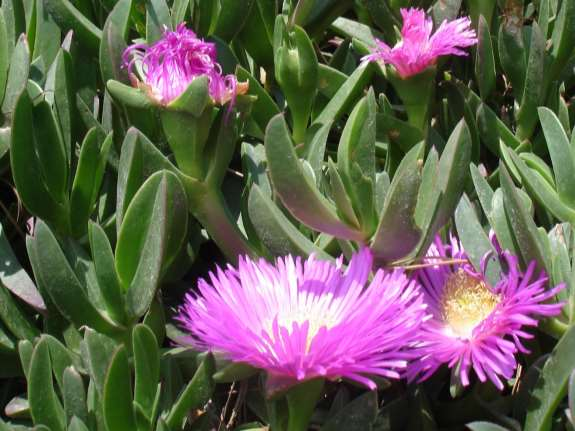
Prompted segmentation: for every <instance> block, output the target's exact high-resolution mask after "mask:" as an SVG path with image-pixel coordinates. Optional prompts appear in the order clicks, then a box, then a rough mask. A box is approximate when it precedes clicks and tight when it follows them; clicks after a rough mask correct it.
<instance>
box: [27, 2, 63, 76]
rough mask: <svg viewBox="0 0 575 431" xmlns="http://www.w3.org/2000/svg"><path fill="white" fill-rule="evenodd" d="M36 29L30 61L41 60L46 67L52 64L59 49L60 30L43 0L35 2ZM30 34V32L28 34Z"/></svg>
mask: <svg viewBox="0 0 575 431" xmlns="http://www.w3.org/2000/svg"><path fill="white" fill-rule="evenodd" d="M35 25H36V28H35V37H34V51H33V54H32V59H36V58H42V61H43V62H44V64H45V65H46V66H48V65H50V64H52V62H53V61H54V58H55V57H56V54H57V53H58V49H59V48H60V39H61V34H60V28H59V27H58V25H56V23H55V22H54V19H53V18H52V16H51V15H50V14H49V13H48V9H47V7H46V2H45V0H36V24H35ZM28 34H30V32H28Z"/></svg>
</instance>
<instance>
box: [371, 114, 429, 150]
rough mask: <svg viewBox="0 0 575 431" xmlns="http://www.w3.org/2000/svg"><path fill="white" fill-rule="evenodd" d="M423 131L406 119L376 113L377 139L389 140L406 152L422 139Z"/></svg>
mask: <svg viewBox="0 0 575 431" xmlns="http://www.w3.org/2000/svg"><path fill="white" fill-rule="evenodd" d="M423 138H424V137H423V133H422V132H421V130H419V129H418V128H417V127H414V126H412V125H411V124H409V123H408V122H406V121H402V120H399V119H397V118H396V117H394V116H393V115H389V114H385V113H378V114H377V139H378V140H380V141H385V140H389V141H390V142H391V144H397V145H398V146H399V147H400V148H401V150H402V151H404V152H406V153H407V152H408V151H409V150H411V149H412V148H413V147H414V146H415V145H417V144H419V143H420V142H421V141H423Z"/></svg>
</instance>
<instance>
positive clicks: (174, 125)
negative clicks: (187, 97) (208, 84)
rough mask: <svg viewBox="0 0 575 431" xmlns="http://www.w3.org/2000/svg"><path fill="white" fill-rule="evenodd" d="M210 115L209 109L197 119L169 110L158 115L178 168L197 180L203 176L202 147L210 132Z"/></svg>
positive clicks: (187, 114) (203, 159)
mask: <svg viewBox="0 0 575 431" xmlns="http://www.w3.org/2000/svg"><path fill="white" fill-rule="evenodd" d="M211 115H212V110H211V109H205V110H204V112H203V113H202V115H201V116H199V117H195V116H194V115H192V114H189V113H187V112H181V111H171V110H165V111H163V112H162V113H161V115H160V118H161V120H162V126H163V128H164V134H165V136H166V139H167V140H168V143H169V144H170V148H171V149H172V151H173V153H174V157H175V158H176V163H177V165H178V168H180V170H181V171H182V172H183V173H184V174H186V175H188V176H190V177H192V178H196V179H198V180H202V179H203V176H204V174H205V165H206V163H205V158H204V146H205V144H206V141H207V139H208V135H209V132H210V117H211Z"/></svg>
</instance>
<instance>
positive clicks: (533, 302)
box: [408, 237, 564, 389]
mask: <svg viewBox="0 0 575 431" xmlns="http://www.w3.org/2000/svg"><path fill="white" fill-rule="evenodd" d="M495 245H496V249H497V250H498V257H499V258H500V259H502V262H503V263H505V265H504V266H506V267H507V271H506V272H505V273H503V274H501V279H500V280H499V281H498V282H497V284H496V285H495V286H490V285H489V283H488V282H487V281H486V279H485V269H486V262H487V259H488V258H489V255H487V256H485V257H484V258H483V261H482V265H481V266H482V270H481V272H477V271H475V269H474V268H473V267H472V266H471V264H470V263H469V261H468V257H467V254H466V253H465V251H464V250H463V248H462V246H461V243H460V242H459V241H458V240H457V239H455V238H453V237H452V238H451V241H450V244H443V243H442V241H441V239H440V238H439V237H438V238H436V240H435V243H434V244H433V245H432V246H431V247H430V248H429V251H428V253H427V257H428V262H429V263H433V262H435V263H438V260H437V258H448V259H456V260H464V261H466V262H465V263H458V264H453V265H441V264H440V265H434V266H430V267H427V268H424V269H420V270H418V271H417V272H416V274H415V275H416V277H417V278H418V279H419V281H420V282H421V284H422V285H423V287H424V295H425V298H426V302H427V304H428V306H429V311H430V312H431V313H432V314H433V318H432V319H430V320H429V321H427V322H426V323H425V324H424V325H423V326H422V328H423V330H422V335H421V341H422V347H421V357H420V358H419V360H418V361H416V362H414V363H413V364H411V365H410V368H409V370H408V374H409V376H410V377H411V378H416V377H419V378H420V380H425V379H426V378H427V377H429V376H431V375H432V374H433V373H434V372H435V370H436V369H437V368H438V367H439V366H441V365H442V364H447V365H448V366H449V368H453V367H456V368H455V372H456V376H457V377H458V378H459V379H460V381H461V383H462V384H463V385H464V386H467V385H469V373H470V370H471V369H473V370H474V371H475V374H477V377H479V380H481V381H482V382H484V381H486V379H489V380H491V381H492V382H493V383H494V384H495V386H497V388H499V389H503V383H502V381H501V379H500V377H503V378H504V379H510V378H512V377H513V372H514V370H515V368H516V366H517V360H516V358H515V355H516V353H517V352H523V353H529V351H528V350H527V349H526V348H525V346H523V344H522V342H521V340H522V339H529V338H532V337H533V336H532V335H530V334H529V333H528V332H525V330H524V327H525V326H537V323H538V321H537V318H541V317H546V316H553V315H556V314H558V313H559V312H560V310H561V308H562V307H563V304H561V303H548V304H547V303H545V302H546V301H548V300H550V299H551V298H553V297H554V296H555V295H556V294H557V293H558V292H559V291H560V290H561V289H563V287H564V286H563V285H559V286H557V287H555V288H553V289H549V290H546V285H547V277H546V276H545V274H543V273H541V274H539V275H536V274H535V267H536V263H535V262H531V264H529V266H528V268H527V271H525V273H522V272H521V271H520V270H519V267H518V261H517V258H516V257H515V256H513V255H511V254H510V253H509V252H507V251H505V252H502V251H501V249H500V248H499V245H498V244H497V243H495Z"/></svg>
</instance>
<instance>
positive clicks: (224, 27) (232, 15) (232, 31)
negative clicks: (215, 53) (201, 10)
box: [214, 0, 255, 42]
mask: <svg viewBox="0 0 575 431" xmlns="http://www.w3.org/2000/svg"><path fill="white" fill-rule="evenodd" d="M254 3H255V0H245V1H241V2H239V1H237V0H220V13H219V14H218V18H217V20H216V22H215V28H214V34H215V35H216V36H218V37H220V38H222V39H223V40H225V41H226V42H229V41H231V40H232V39H233V38H234V37H235V36H236V35H237V34H238V33H239V32H240V31H241V29H242V28H243V26H244V24H245V23H246V21H247V19H248V17H249V16H250V13H251V10H252V7H253V6H254Z"/></svg>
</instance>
